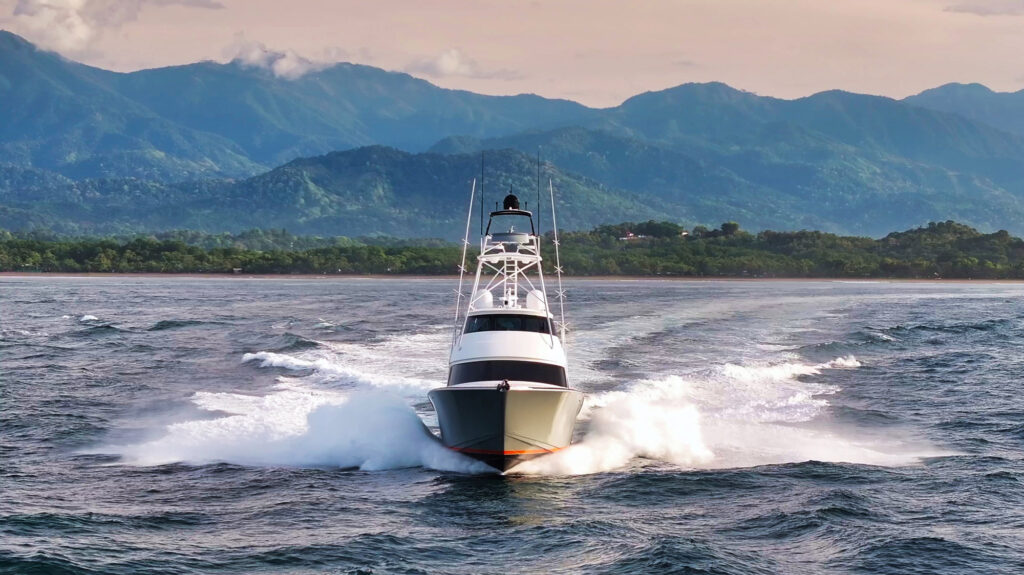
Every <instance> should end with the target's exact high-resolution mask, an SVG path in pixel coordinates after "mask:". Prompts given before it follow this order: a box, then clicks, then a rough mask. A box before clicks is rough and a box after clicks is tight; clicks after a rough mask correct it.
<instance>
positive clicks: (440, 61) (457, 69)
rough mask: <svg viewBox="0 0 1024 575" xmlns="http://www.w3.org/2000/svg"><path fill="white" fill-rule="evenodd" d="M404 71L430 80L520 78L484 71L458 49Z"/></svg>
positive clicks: (516, 75) (518, 76)
mask: <svg viewBox="0 0 1024 575" xmlns="http://www.w3.org/2000/svg"><path fill="white" fill-rule="evenodd" d="M405 71H406V72H409V73H410V74H423V75H424V76H430V77H431V78H450V77H453V76H460V77H463V78H478V79H490V78H500V79H505V80H513V79H517V78H520V77H521V76H520V75H519V74H517V73H516V72H514V71H512V70H493V71H487V70H484V69H483V68H481V67H480V65H479V64H477V62H476V60H474V59H472V58H470V57H469V56H466V55H465V54H463V53H462V51H461V50H459V49H458V48H449V49H448V50H445V51H444V52H441V53H440V54H438V55H437V56H436V57H435V58H430V59H422V60H417V61H415V62H413V63H412V64H410V65H408V66H406V67H405Z"/></svg>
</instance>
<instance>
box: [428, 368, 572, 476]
mask: <svg viewBox="0 0 1024 575" xmlns="http://www.w3.org/2000/svg"><path fill="white" fill-rule="evenodd" d="M428 397H429V398H430V402H431V403H433V404H434V410H435V411H436V412H437V421H438V425H439V426H440V428H441V442H442V443H443V444H444V445H445V446H446V447H448V448H449V449H452V450H454V451H458V452H459V453H463V454H465V455H468V456H469V457H472V458H474V459H477V460H479V461H483V462H484V463H486V464H488V465H490V466H491V467H494V468H495V469H497V470H499V471H506V470H508V469H511V468H512V467H514V466H515V465H518V464H519V463H521V462H523V461H526V460H529V459H533V458H535V457H540V456H541V455H546V454H549V453H554V452H556V451H558V450H560V449H563V448H565V447H568V445H569V444H570V443H571V442H572V431H573V427H574V426H575V424H576V416H577V415H578V414H579V411H580V408H581V407H583V394H582V393H580V392H579V391H576V390H574V389H566V388H554V387H552V388H537V387H526V388H523V387H517V386H512V387H511V388H510V389H507V390H502V389H499V386H497V385H490V384H489V385H486V386H475V385H474V386H462V385H460V386H450V387H443V388H439V389H434V390H432V391H431V392H430V393H429V394H428Z"/></svg>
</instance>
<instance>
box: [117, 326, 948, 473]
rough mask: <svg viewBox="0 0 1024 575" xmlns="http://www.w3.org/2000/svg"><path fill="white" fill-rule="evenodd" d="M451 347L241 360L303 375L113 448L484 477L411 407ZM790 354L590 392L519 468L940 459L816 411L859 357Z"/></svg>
mask: <svg viewBox="0 0 1024 575" xmlns="http://www.w3.org/2000/svg"><path fill="white" fill-rule="evenodd" d="M447 341H448V335H447V334H446V333H444V331H442V330H440V329H438V330H431V331H429V332H426V333H420V334H406V335H401V336H394V337H390V338H386V339H384V340H381V341H377V342H373V343H364V344H356V343H331V342H317V344H318V346H317V348H315V349H309V350H302V351H300V352H296V353H294V354H286V353H276V352H269V351H263V352H257V353H249V354H245V355H244V356H243V357H242V361H243V362H245V363H256V362H258V365H259V366H260V367H264V368H280V369H285V370H289V371H294V372H297V373H296V375H294V376H281V377H279V378H278V382H277V386H276V388H275V389H274V390H273V391H272V392H271V393H269V394H267V395H265V396H252V395H245V394H238V393H210V392H198V393H196V394H195V395H194V396H193V398H192V401H193V402H194V403H195V404H196V406H198V407H200V408H202V409H204V410H208V411H212V412H223V413H226V414H227V415H225V416H223V417H218V418H214V419H202V420H198V421H184V422H180V423H175V424H173V425H170V426H168V427H167V429H166V430H165V433H164V435H163V436H162V437H161V438H159V439H156V440H153V441H149V442H145V443H142V444H139V445H130V446H114V447H112V448H110V447H108V448H106V449H105V451H104V452H107V453H110V452H113V453H118V454H120V455H122V456H123V457H124V460H125V461H126V462H128V463H134V464H140V465H154V464H163V463H170V462H176V461H184V462H190V463H207V462H214V461H226V462H232V463H239V464H245V465H286V466H303V465H328V466H341V467H359V468H361V469H367V470H372V469H374V470H375V469H392V468H400V467H414V466H425V467H431V468H435V469H444V470H454V471H462V472H474V471H484V470H487V469H488V468H487V467H486V466H484V465H483V464H480V463H478V462H475V461H473V460H471V459H469V458H466V457H463V456H461V455H458V454H455V453H453V452H451V451H449V450H447V449H445V448H444V447H442V446H441V445H440V443H439V442H438V441H437V439H436V438H435V437H434V436H433V434H431V433H430V431H429V430H428V429H427V428H426V427H425V425H424V423H423V421H424V419H425V420H426V421H427V422H428V423H434V421H433V417H434V414H433V413H432V412H424V413H420V414H417V412H416V411H415V409H414V408H413V407H412V405H422V404H423V403H424V402H425V399H426V392H427V391H429V390H430V389H432V388H434V387H438V386H440V385H442V381H441V380H440V379H439V378H431V377H429V376H430V375H433V374H438V373H439V372H440V370H439V369H438V366H437V365H435V364H437V359H436V357H437V350H438V349H444V348H445V346H446V344H447ZM790 359H792V360H791V361H777V360H776V361H774V362H770V361H760V362H756V361H752V362H749V363H743V364H728V363H727V364H722V365H714V366H709V367H707V368H705V369H703V370H702V371H698V372H695V373H688V374H686V375H682V376H680V375H672V374H668V375H664V376H658V377H654V378H650V379H645V380H640V381H635V382H632V383H630V384H628V385H626V386H624V387H620V388H619V389H616V390H614V391H607V392H604V393H595V394H590V395H589V396H588V398H587V402H586V405H585V407H584V410H583V411H582V412H581V414H580V419H581V420H583V421H582V422H581V424H580V425H581V426H585V428H586V433H585V435H584V438H583V440H582V441H580V442H578V443H576V444H574V445H572V446H571V447H569V448H567V449H565V450H563V451H561V452H559V453H557V454H554V455H551V456H547V457H543V458H539V459H536V460H533V461H529V462H526V463H524V464H522V465H520V466H519V467H517V468H516V469H515V470H513V472H515V473H530V474H586V473H596V472H604V471H613V470H618V469H624V468H628V467H630V466H631V464H633V463H634V462H635V461H636V460H637V459H638V458H639V459H649V460H657V461H661V462H667V463H670V464H673V465H677V466H681V467H684V468H728V467H746V466H754V465H763V464H778V463H788V462H801V461H807V460H820V461H834V462H851V463H864V464H872V465H903V464H909V463H913V462H914V461H916V460H918V458H920V457H921V456H924V455H939V454H940V453H938V452H937V451H935V450H928V449H921V448H918V449H910V448H909V447H908V446H907V445H905V444H904V443H902V442H900V441H896V440H886V441H880V440H878V439H877V438H869V437H861V436H858V434H857V433H854V432H842V431H840V430H835V429H829V428H828V427H827V425H825V424H823V423H822V419H823V418H822V417H821V416H822V415H823V413H824V411H825V410H826V408H827V407H828V405H829V403H828V400H827V397H828V396H829V395H830V394H834V393H836V392H837V391H838V390H839V388H838V387H836V386H834V385H829V384H826V383H815V382H808V381H804V379H805V376H815V375H821V374H822V373H823V372H825V371H826V370H834V369H856V368H857V367H859V366H860V362H859V361H858V360H857V359H856V358H854V357H852V356H847V357H840V358H836V359H834V360H832V361H829V362H825V363H821V364H808V363H803V362H800V361H797V360H796V359H795V357H793V356H790ZM441 373H443V372H441Z"/></svg>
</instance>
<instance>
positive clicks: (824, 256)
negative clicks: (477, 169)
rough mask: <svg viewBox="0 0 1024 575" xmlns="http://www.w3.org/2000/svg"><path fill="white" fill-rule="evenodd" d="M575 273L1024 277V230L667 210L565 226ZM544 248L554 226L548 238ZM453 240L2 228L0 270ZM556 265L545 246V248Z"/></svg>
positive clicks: (445, 266)
mask: <svg viewBox="0 0 1024 575" xmlns="http://www.w3.org/2000/svg"><path fill="white" fill-rule="evenodd" d="M560 239H561V257H562V266H563V268H564V269H565V272H566V273H567V274H569V275H573V276H619V275H625V276H657V277H750V278H907V279H912V278H918V279H935V278H945V279H1024V240H1021V239H1020V238H1017V237H1013V236H1011V235H1010V234H1009V233H1007V232H1005V231H998V232H995V233H991V234H983V233H980V232H978V231H977V230H975V229H973V228H971V227H968V226H965V225H962V224H958V223H956V222H952V221H947V222H938V223H936V222H933V223H930V224H928V225H927V226H925V227H921V228H917V229H912V230H908V231H904V232H894V233H891V234H889V235H887V236H885V237H884V238H881V239H873V238H865V237H844V236H838V235H835V234H829V233H823V232H817V231H797V232H774V231H762V232H760V233H756V234H755V233H748V232H746V231H744V230H742V229H740V227H739V225H737V224H735V223H733V222H728V223H725V224H722V226H721V227H720V228H716V229H708V228H705V227H701V226H698V227H696V228H694V229H692V230H684V229H683V228H682V227H680V226H678V225H676V224H673V223H668V222H655V221H649V222H643V223H623V224H617V225H605V226H600V227H598V228H595V229H593V230H590V231H586V232H569V233H564V234H563V235H562V237H561V238H560ZM545 247H546V249H547V250H550V249H551V247H552V242H551V241H550V238H549V239H548V241H547V242H545ZM460 253H461V251H460V249H459V247H458V246H457V245H454V244H450V243H446V242H442V241H440V240H398V239H382V238H360V239H351V238H345V237H337V238H319V237H299V236H293V235H291V234H289V233H287V232H285V231H283V230H251V231H248V232H244V233H241V234H204V233H199V232H188V231H182V232H167V233H161V234H156V235H147V236H126V237H109V238H62V237H56V236H53V235H52V234H49V233H47V232H40V231H33V232H18V233H12V232H8V231H3V230H0V271H3V272H55V273H195V274H232V273H235V274H238V273H241V274H327V275H332V274H360V275H362V274H385V275H386V274H394V275H401V274H411V275H446V274H452V273H454V272H455V270H456V268H457V266H458V262H459V257H460ZM545 256H546V263H547V264H548V265H549V267H550V265H552V263H553V261H554V257H553V254H552V253H547V254H545Z"/></svg>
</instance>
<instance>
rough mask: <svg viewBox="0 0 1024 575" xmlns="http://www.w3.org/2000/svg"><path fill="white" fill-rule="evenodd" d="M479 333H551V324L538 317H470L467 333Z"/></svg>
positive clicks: (503, 315)
mask: <svg viewBox="0 0 1024 575" xmlns="http://www.w3.org/2000/svg"><path fill="white" fill-rule="evenodd" d="M478 331H529V332H534V333H551V322H549V321H548V318H546V317H540V316H536V315H514V314H488V315H474V316H470V318H469V320H467V321H466V332H465V333H476V332H478Z"/></svg>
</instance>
